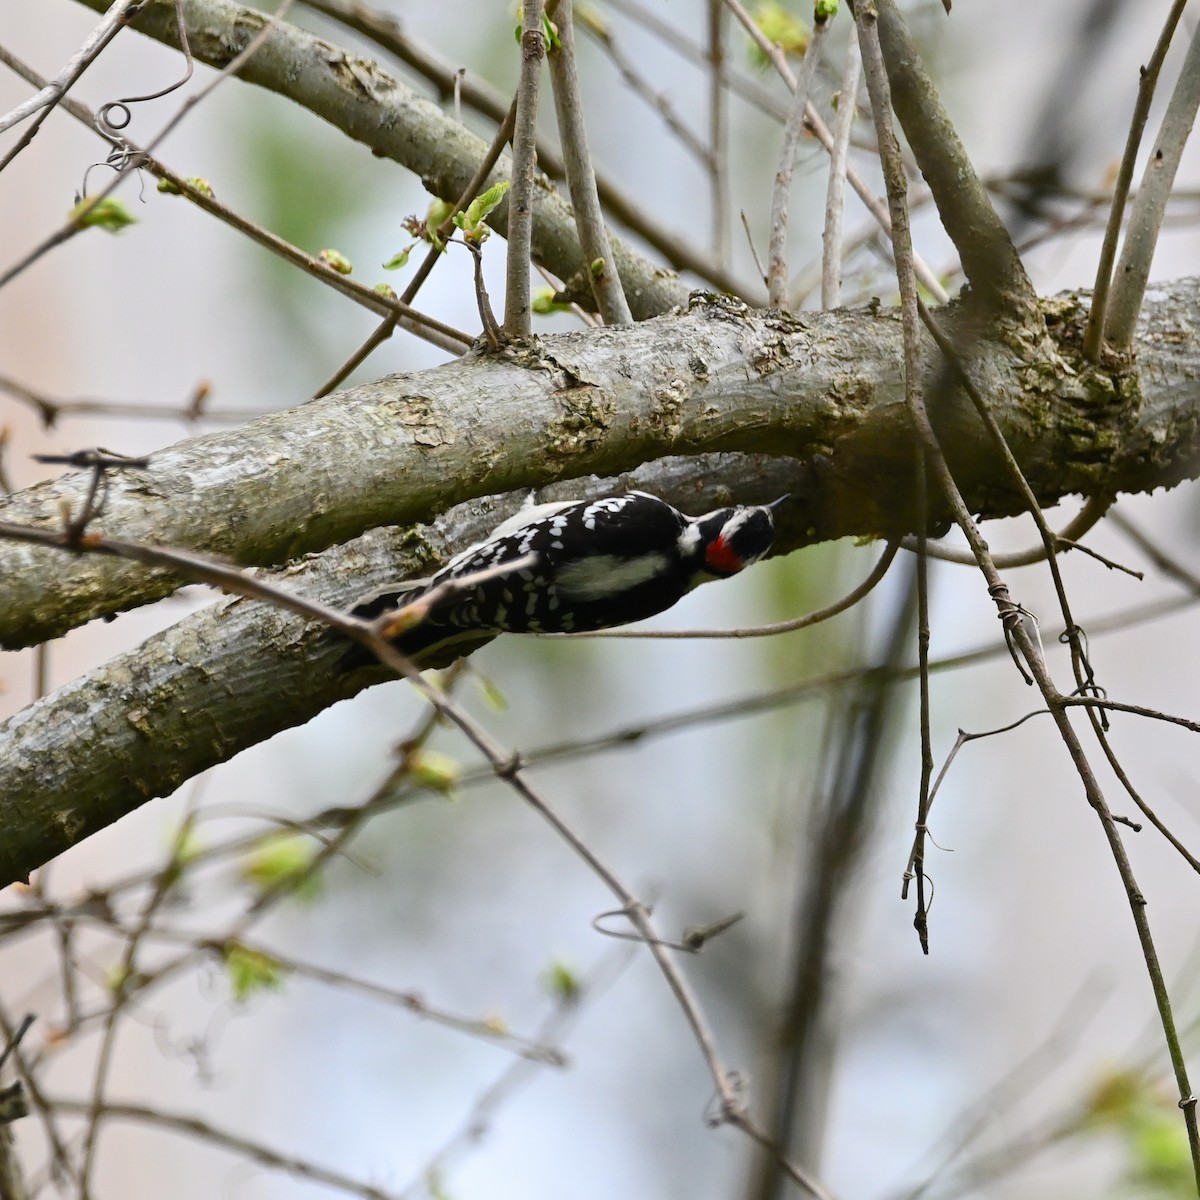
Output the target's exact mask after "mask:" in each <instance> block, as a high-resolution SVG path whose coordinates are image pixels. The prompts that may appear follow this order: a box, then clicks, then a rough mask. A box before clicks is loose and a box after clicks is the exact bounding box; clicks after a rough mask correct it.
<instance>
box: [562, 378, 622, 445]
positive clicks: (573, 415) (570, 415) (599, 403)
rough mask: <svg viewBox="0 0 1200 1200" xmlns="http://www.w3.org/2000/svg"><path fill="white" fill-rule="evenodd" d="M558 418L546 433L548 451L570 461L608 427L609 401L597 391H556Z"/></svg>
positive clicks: (581, 388)
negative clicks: (557, 394) (559, 410)
mask: <svg viewBox="0 0 1200 1200" xmlns="http://www.w3.org/2000/svg"><path fill="white" fill-rule="evenodd" d="M559 400H560V402H561V404H562V408H563V412H562V416H560V417H559V418H558V420H557V421H555V422H554V423H553V424H551V425H550V427H549V428H548V429H547V430H546V435H547V438H548V441H549V446H550V450H551V452H552V453H554V454H559V455H562V456H563V457H564V458H570V457H571V456H573V455H575V454H579V453H580V452H581V451H583V450H587V449H589V448H591V447H592V446H594V445H596V444H597V443H598V442H600V441H601V440H602V439H603V438H604V435H605V434H606V433H607V432H608V429H609V426H610V425H611V424H612V419H613V413H614V411H615V409H614V405H613V401H612V400H611V399H609V398H607V397H606V396H605V394H604V393H603V392H602V391H601V390H600V389H599V388H592V387H586V386H585V387H573V388H571V389H570V391H567V392H560V393H559Z"/></svg>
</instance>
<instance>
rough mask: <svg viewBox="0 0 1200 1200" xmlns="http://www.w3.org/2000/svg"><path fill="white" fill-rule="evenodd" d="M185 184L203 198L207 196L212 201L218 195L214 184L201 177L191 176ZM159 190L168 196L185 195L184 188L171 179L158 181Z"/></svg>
mask: <svg viewBox="0 0 1200 1200" xmlns="http://www.w3.org/2000/svg"><path fill="white" fill-rule="evenodd" d="M183 182H184V183H186V184H187V185H188V187H190V188H191V189H192V190H193V191H195V192H199V193H200V195H202V196H207V197H208V198H209V199H210V200H212V199H214V198H215V197H216V193H215V192H214V191H213V190H212V184H211V183H209V182H208V180H207V179H204V178H202V177H201V176H199V175H189V176H188V177H187V178H186V179H185V180H184V181H183ZM158 190H159V191H160V192H162V193H163V194H164V195H166V196H182V195H183V188H181V187H180V186H179V185H178V184H177V183H175V182H174V181H173V180H170V179H160V180H159V181H158Z"/></svg>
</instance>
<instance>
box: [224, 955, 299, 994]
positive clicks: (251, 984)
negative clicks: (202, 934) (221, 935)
mask: <svg viewBox="0 0 1200 1200" xmlns="http://www.w3.org/2000/svg"><path fill="white" fill-rule="evenodd" d="M221 955H222V957H223V958H224V960H225V970H226V971H227V972H228V974H229V985H230V987H231V988H232V989H233V998H234V999H235V1000H236V1001H237V1002H238V1003H239V1004H243V1003H245V1001H246V1000H248V999H249V998H250V997H251V996H252V995H253V994H254V993H255V992H265V991H271V992H277V991H279V989H280V988H281V987H283V978H284V974H285V972H284V969H283V966H282V964H281V963H280V962H279V961H278V959H274V958H272V957H271V956H270V955H269V954H264V953H263V952H262V951H261V950H251V949H250V947H248V946H243V945H242V944H241V943H240V942H226V943H225V945H224V946H223V947H222V949H221Z"/></svg>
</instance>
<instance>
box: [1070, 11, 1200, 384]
mask: <svg viewBox="0 0 1200 1200" xmlns="http://www.w3.org/2000/svg"><path fill="white" fill-rule="evenodd" d="M1186 4H1187V0H1175V2H1174V3H1173V4H1172V5H1171V11H1170V12H1169V13H1168V14H1167V19H1166V22H1165V23H1164V24H1163V28H1162V32H1161V33H1160V34H1159V35H1158V42H1157V43H1156V44H1155V47H1154V53H1153V54H1151V55H1150V61H1149V62H1148V63H1147V64H1146V65H1145V66H1144V67H1143V68H1142V71H1141V79H1140V81H1139V82H1138V93H1137V100H1136V102H1135V103H1134V106H1133V116H1132V117H1131V118H1130V122H1129V135H1128V137H1127V138H1126V139H1125V153H1124V154H1123V155H1122V156H1121V168H1120V170H1119V171H1118V172H1117V179H1116V183H1115V184H1114V185H1113V194H1112V202H1111V204H1110V205H1109V210H1108V224H1107V226H1106V227H1105V230H1104V242H1103V244H1102V245H1101V247H1100V256H1099V258H1098V259H1097V260H1096V283H1095V286H1094V287H1093V288H1092V310H1091V312H1090V313H1088V323H1087V332H1086V333H1085V334H1084V338H1083V353H1084V355H1085V356H1086V357H1087V358H1090V359H1091V360H1092V361H1093V362H1097V361H1098V360H1099V357H1100V347H1101V346H1102V345H1103V344H1104V324H1105V317H1106V314H1107V311H1108V289H1109V287H1110V286H1111V285H1112V270H1113V263H1114V262H1115V261H1116V257H1117V242H1118V241H1119V240H1120V237H1121V223H1122V220H1123V218H1124V216H1125V201H1126V200H1127V199H1128V198H1129V187H1130V185H1131V184H1132V183H1133V169H1134V167H1135V166H1136V165H1137V156H1138V150H1139V149H1140V148H1141V145H1142V133H1143V132H1144V130H1145V128H1146V121H1147V119H1148V118H1149V116H1150V102H1151V101H1152V100H1153V99H1154V90H1155V88H1156V87H1157V86H1158V76H1159V72H1160V71H1161V70H1162V65H1163V60H1164V59H1165V58H1166V57H1167V50H1168V49H1169V48H1170V45H1171V38H1172V37H1173V36H1174V33H1175V26H1176V25H1178V24H1179V18H1180V17H1182V16H1183V9H1184V6H1185V5H1186Z"/></svg>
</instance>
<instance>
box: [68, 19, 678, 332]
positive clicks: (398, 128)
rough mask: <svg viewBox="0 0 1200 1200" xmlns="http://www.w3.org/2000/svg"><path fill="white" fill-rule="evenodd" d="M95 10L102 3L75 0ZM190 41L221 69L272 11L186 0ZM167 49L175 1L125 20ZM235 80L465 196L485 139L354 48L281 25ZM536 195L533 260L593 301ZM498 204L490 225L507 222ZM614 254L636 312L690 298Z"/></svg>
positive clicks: (664, 274)
mask: <svg viewBox="0 0 1200 1200" xmlns="http://www.w3.org/2000/svg"><path fill="white" fill-rule="evenodd" d="M79 2H80V3H81V4H85V5H86V6H87V7H88V8H93V9H96V10H97V11H101V10H103V9H104V8H106V7H107V0H79ZM183 6H184V12H185V15H186V18H187V28H188V39H189V45H190V46H191V50H192V54H193V55H194V57H195V58H196V60H197V61H199V62H203V63H207V64H208V65H209V66H212V67H218V68H221V67H224V66H226V65H227V64H228V63H229V62H230V61H232V60H233V59H234V58H236V57H237V55H238V53H240V51H241V50H242V49H243V47H244V46H245V45H246V44H247V43H248V42H250V41H251V39H253V38H254V37H255V36H256V35H257V34H258V33H259V32H260V31H261V30H262V29H263V28H264V27H265V25H266V23H267V20H268V18H267V17H266V16H265V15H264V14H263V13H261V12H259V11H257V10H256V9H252V8H243V7H242V6H241V5H238V4H233V3H230V0H183ZM130 27H131V28H132V29H136V30H138V31H139V32H141V33H144V34H147V35H149V36H150V37H152V38H155V39H156V40H157V41H160V42H164V43H165V44H166V45H168V46H174V45H177V44H178V43H177V38H176V33H175V17H174V5H173V4H152V5H147V6H146V8H144V9H143V10H142V12H141V13H140V14H139V15H138V17H137V18H136V20H134V21H133V23H132V24H131V26H130ZM237 75H238V77H239V78H240V79H244V80H246V81H247V82H248V83H254V84H258V85H259V86H261V87H265V88H267V89H268V90H270V91H273V92H278V93H279V94H280V95H282V96H285V97H287V99H289V100H292V101H294V102H295V103H297V104H299V105H301V106H302V107H303V108H307V109H308V110H309V111H310V112H312V113H314V114H316V115H317V116H319V117H321V118H323V119H324V120H326V121H328V122H329V123H330V124H331V125H333V126H335V127H336V128H337V129H340V130H341V131H342V132H343V133H345V134H346V135H347V136H348V137H351V138H353V139H354V140H355V141H358V142H362V143H363V144H364V145H366V146H368V147H369V148H370V149H371V150H372V151H373V152H374V153H375V154H378V155H380V156H382V157H384V158H390V159H393V160H394V161H395V162H398V163H400V164H401V165H402V166H405V167H407V168H408V169H409V170H411V171H413V172H414V173H415V174H417V175H419V176H420V178H421V182H422V183H423V184H424V185H425V187H426V188H427V189H428V190H429V191H431V192H432V193H433V194H434V195H436V196H440V197H441V198H442V199H443V200H448V201H450V202H451V203H453V202H454V201H455V200H457V199H458V197H459V196H460V195H461V194H462V191H463V189H464V188H465V187H466V185H467V183H468V181H469V180H470V179H471V177H472V175H473V174H474V173H475V167H476V166H477V165H478V163H479V162H480V160H481V159H482V158H483V156H484V155H485V154H486V153H487V143H486V142H485V141H483V140H482V139H481V138H478V137H476V136H475V134H473V133H471V132H470V131H469V130H467V129H465V128H464V127H463V126H462V125H458V124H456V123H455V122H454V120H453V119H452V118H450V117H449V116H447V115H446V114H445V113H443V112H442V111H441V110H440V109H439V108H438V107H437V105H435V104H431V103H430V102H429V101H428V100H426V99H424V97H422V96H419V95H417V93H416V92H414V91H412V90H411V89H410V88H408V87H406V86H405V85H404V84H402V83H400V82H399V81H398V80H397V79H395V78H393V77H392V76H391V75H388V74H387V73H386V72H385V71H384V70H383V69H382V68H381V67H380V66H379V64H378V63H376V62H373V61H372V60H371V59H369V58H362V57H361V56H359V55H357V54H352V53H350V52H349V51H348V50H344V49H342V48H341V47H339V46H336V45H334V44H333V43H331V42H327V41H325V40H324V39H322V38H319V37H316V36H314V35H313V34H311V33H306V32H305V31H304V30H301V29H297V28H296V27H295V26H294V25H288V24H286V23H280V24H279V25H278V26H277V27H276V28H275V29H274V30H272V31H271V33H270V34H269V36H268V37H267V38H266V40H265V42H264V44H263V45H262V47H261V48H260V49H259V50H258V52H257V53H256V54H255V55H254V57H253V58H252V59H251V60H250V61H249V62H248V63H247V64H246V65H245V66H243V67H242V69H241V70H239V71H238V72H237ZM510 167H511V161H510V160H509V159H507V158H505V159H501V161H500V165H499V166H498V167H497V169H496V171H495V172H493V174H492V176H491V178H490V179H489V180H488V183H489V185H490V184H492V183H496V182H498V181H500V180H502V179H507V178H509V171H510ZM538 179H539V183H538V188H539V191H540V193H541V194H540V196H539V199H538V204H537V212H536V216H535V219H534V227H533V257H534V259H535V260H536V261H538V262H540V263H541V264H542V265H543V266H545V267H547V268H548V269H549V270H551V271H553V272H554V274H555V275H557V276H558V277H559V278H560V279H562V280H564V281H566V283H567V285H568V291H569V293H570V295H571V298H572V299H574V300H580V301H582V303H583V304H584V305H585V306H589V307H590V306H591V304H592V303H593V301H592V293H591V288H590V286H589V285H588V282H587V274H586V260H585V259H584V256H583V251H582V250H581V249H580V246H579V237H578V234H577V233H576V231H575V219H574V215H573V214H572V212H571V208H570V205H568V204H567V203H566V202H565V201H564V200H563V199H562V198H561V197H560V196H559V195H558V193H557V192H556V191H555V190H554V186H553V184H551V183H550V181H549V180H547V179H546V178H545V177H544V176H539V177H538ZM507 223H508V205H507V204H502V205H501V206H500V207H499V208H498V209H497V210H496V211H495V212H494V213H493V214H492V215H491V216H490V217H489V218H488V224H489V225H491V226H492V228H494V229H495V230H496V231H497V232H498V233H504V232H505V231H506V229H507V227H508V224H507ZM613 260H614V263H615V264H616V267H617V271H618V273H619V274H620V276H621V281H622V283H623V284H624V287H625V295H626V297H627V298H628V300H629V307H630V309H631V310H632V311H633V315H634V317H635V319H637V320H642V319H644V318H646V317H652V316H655V315H657V314H658V313H662V312H666V311H667V310H668V309H670V308H672V307H673V306H675V305H677V304H682V303H683V302H684V301H686V299H687V288H686V286H685V285H684V284H683V283H681V282H680V280H679V279H678V277H677V276H676V275H675V274H674V272H672V271H667V270H664V269H663V268H661V267H656V266H655V265H654V264H652V263H650V262H647V261H646V259H644V258H642V257H641V255H639V254H637V253H636V252H635V251H633V250H631V249H630V248H629V247H628V246H627V245H625V244H624V243H623V242H620V241H618V240H614V242H613Z"/></svg>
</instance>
